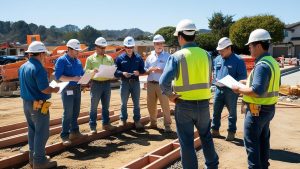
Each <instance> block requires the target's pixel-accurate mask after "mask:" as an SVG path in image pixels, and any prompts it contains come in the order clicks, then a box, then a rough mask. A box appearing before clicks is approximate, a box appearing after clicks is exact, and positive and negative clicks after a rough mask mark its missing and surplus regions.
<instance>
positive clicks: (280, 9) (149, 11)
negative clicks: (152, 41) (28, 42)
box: [0, 0, 300, 33]
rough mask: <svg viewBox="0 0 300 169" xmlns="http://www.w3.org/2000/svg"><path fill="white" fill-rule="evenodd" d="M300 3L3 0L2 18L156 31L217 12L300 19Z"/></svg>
mask: <svg viewBox="0 0 300 169" xmlns="http://www.w3.org/2000/svg"><path fill="white" fill-rule="evenodd" d="M299 7H300V1H299V0H284V1H279V0H250V1H242V0H227V1H224V0H211V1H203V0H184V1H176V0H148V1H145V0H85V1H79V0H51V1H50V0H48V1H43V0H24V1H22V0H5V1H2V2H1V11H0V12H1V15H0V20H1V21H18V20H24V21H26V22H27V23H35V24H37V25H45V26H46V27H50V26H51V25H55V26H57V27H62V26H64V25H67V24H73V25H77V26H79V28H83V27H84V26H86V25H91V26H92V27H94V28H96V29H99V30H102V29H114V30H120V29H125V28H139V29H142V30H144V31H149V32H152V33H154V32H155V31H156V30H157V29H159V28H161V27H163V26H176V24H177V23H178V22H179V21H180V20H181V19H185V18H188V19H192V20H193V21H194V22H195V23H196V26H197V28H203V29H207V28H208V18H211V16H212V14H213V13H214V12H222V13H223V14H225V15H234V20H238V19H240V18H242V17H244V16H253V15H258V14H272V15H275V16H276V17H278V18H279V19H281V20H282V21H283V22H284V23H286V24H291V23H295V22H299V21H300V12H299Z"/></svg>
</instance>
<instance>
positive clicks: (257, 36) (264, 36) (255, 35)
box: [246, 29, 272, 45]
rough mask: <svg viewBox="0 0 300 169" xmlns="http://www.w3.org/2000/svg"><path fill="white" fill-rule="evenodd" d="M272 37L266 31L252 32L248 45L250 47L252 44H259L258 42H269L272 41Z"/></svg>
mask: <svg viewBox="0 0 300 169" xmlns="http://www.w3.org/2000/svg"><path fill="white" fill-rule="evenodd" d="M271 39H272V38H271V36H270V34H269V32H268V31H266V30H264V29H256V30H254V31H252V32H251V34H250V36H249V39H248V43H246V45H249V44H250V43H252V42H257V41H268V40H271Z"/></svg>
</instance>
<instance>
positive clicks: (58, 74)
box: [54, 58, 65, 80]
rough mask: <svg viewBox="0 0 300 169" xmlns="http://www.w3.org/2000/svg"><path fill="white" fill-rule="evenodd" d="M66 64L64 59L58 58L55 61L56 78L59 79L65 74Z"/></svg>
mask: <svg viewBox="0 0 300 169" xmlns="http://www.w3.org/2000/svg"><path fill="white" fill-rule="evenodd" d="M64 66H65V65H64V62H63V60H61V59H60V58H58V59H57V61H56V63H55V73H54V75H55V78H56V80H59V79H60V77H61V76H62V75H63V72H64Z"/></svg>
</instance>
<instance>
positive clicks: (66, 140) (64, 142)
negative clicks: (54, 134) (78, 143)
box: [62, 138, 72, 146]
mask: <svg viewBox="0 0 300 169" xmlns="http://www.w3.org/2000/svg"><path fill="white" fill-rule="evenodd" d="M62 144H63V145H64V146H69V145H71V144H72V142H71V140H70V139H69V138H63V139H62Z"/></svg>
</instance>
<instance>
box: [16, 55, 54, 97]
mask: <svg viewBox="0 0 300 169" xmlns="http://www.w3.org/2000/svg"><path fill="white" fill-rule="evenodd" d="M18 74H19V80H20V89H21V98H22V99H24V100H27V101H34V100H47V99H49V98H50V97H51V95H50V94H44V93H42V91H43V90H45V89H47V88H48V87H49V82H48V75H47V72H46V70H45V68H44V67H43V65H42V64H41V62H40V61H39V60H37V59H35V58H33V57H31V58H30V59H29V60H28V61H27V62H26V63H24V64H23V65H22V66H21V67H20V69H19V71H18Z"/></svg>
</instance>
